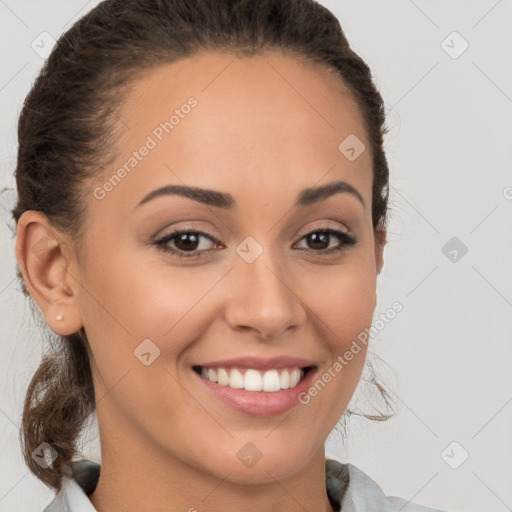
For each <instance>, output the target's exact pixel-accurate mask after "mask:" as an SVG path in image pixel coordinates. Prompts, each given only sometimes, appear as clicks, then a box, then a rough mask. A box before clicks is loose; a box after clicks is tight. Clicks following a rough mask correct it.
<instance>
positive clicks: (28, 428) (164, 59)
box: [12, 0, 391, 489]
mask: <svg viewBox="0 0 512 512" xmlns="http://www.w3.org/2000/svg"><path fill="white" fill-rule="evenodd" d="M210 49H212V50H218V51H223V52H230V53H232V54H233V55H236V56H238V57H245V56H247V57H248V56H252V55H257V54H261V52H263V51H267V50H281V51H284V52H288V53H289V54H290V55H295V56H296V57H297V58H302V59H306V60H308V61H310V62H314V63H319V64H322V65H324V66H326V67H327V68H329V69H331V70H334V71H336V72H337V74H338V75H339V77H340V80H341V81H343V82H344V83H345V84H346V86H348V88H349V89H350V91H351V92H352V94H353V96H354V98H355V100H356V102H357V104H358V106H359V108H360V111H361V114H362V118H363V119H364V125H365V128H366V135H367V139H368V141H369V143H370V148H369V149H370V151H371V155H372V163H373V184H372V222H373V227H374V229H375V233H377V230H381V229H383V228H385V227H386V220H387V208H388V180H389V171H388V164H387V160H386V156H385V152H384V149H383V135H385V134H386V133H387V131H388V130H387V128H386V126H385V112H384V105H383V100H382V98H381V96H380V94H379V92H378V90H377V88H376V86H375V85H374V83H373V80H372V75H371V72H370V69H369V67H368V66H367V65H366V64H365V62H364V61H363V60H362V59H361V58H360V57H359V56H358V55H357V54H356V53H355V52H354V51H353V50H352V49H351V48H350V46H349V43H348V41H347V39H346V37H345V35H344V32H343V30H342V28H341V26H340V23H339V21H338V19H337V18H336V17H335V16H334V15H333V14H332V13H331V12H330V11H329V10H328V9H327V8H325V7H323V6H322V5H320V4H318V3H316V2H315V1H314V0H258V1H254V0H105V1H103V2H101V3H100V4H98V5H97V6H96V7H95V8H94V9H92V10H91V11H90V12H88V13H87V14H86V15H85V16H83V17H82V18H81V19H79V20H78V21H77V22H76V23H75V24H74V25H73V26H72V27H71V28H70V29H69V30H68V31H67V32H65V33H64V34H63V35H62V36H61V37H60V38H59V40H58V41H57V44H56V46H55V48H54V49H53V51H52V53H51V55H50V56H49V57H48V59H47V60H46V61H45V63H44V66H43V67H42V69H41V72H40V74H39V75H38V77H37V79H36V80H35V82H34V84H33V86H32V88H31V90H30V92H29V94H28V95H27V97H26V99H25V102H24V105H23V109H22V111H21V114H20V118H19V125H18V143H19V146H18V154H17V164H16V170H15V175H16V185H17V192H18V198H17V203H16V205H15V207H14V209H13V210H12V213H13V217H14V219H15V221H16V223H18V220H19V218H20V216H21V215H22V214H23V212H25V211H27V210H38V211H41V212H43V213H44V214H45V215H46V216H47V217H48V219H49V221H50V222H51V224H52V225H53V226H54V227H56V228H57V229H59V230H61V231H62V232H63V233H66V234H67V235H69V236H70V237H72V239H73V240H74V241H77V242H79V241H80V240H81V238H82V236H83V234H84V229H85V228H84V225H85V220H86V219H85V215H86V204H87V198H86V196H87V191H88V190H89V189H88V187H87V186H86V184H87V183H88V180H90V179H93V178H94V177H95V176H97V175H98V173H99V172H100V170H101V169H104V168H106V167H107V166H108V164H110V163H111V162H112V161H113V160H114V159H115V157H116V154H115V152H116V144H115V141H116V133H117V131H116V130H118V129H119V124H120V123H119V121H118V118H117V117H116V109H118V108H119V107H120V106H122V103H123V101H124V100H125V98H126V94H127V92H128V90H129V87H128V86H129V85H130V84H131V83H133V81H134V80H136V79H137V78H138V77H140V76H141V73H142V72H143V70H144V69H149V68H152V67H155V66H157V65H159V64H164V63H171V62H175V61H178V60H180V59H183V58H185V57H187V56H192V55H193V54H194V53H195V52H198V51H201V50H210ZM17 277H18V279H19V280H20V282H21V288H22V291H23V293H24V295H25V296H27V297H28V298H29V300H30V301H32V298H31V296H30V294H29V292H28V290H27V288H26V285H25V283H24V282H23V276H22V274H21V271H20V269H19V267H18V269H17ZM31 304H32V305H33V303H32V302H31ZM51 337H52V335H51V334H50V338H51ZM53 338H54V342H55V345H54V346H53V345H52V350H51V351H50V352H49V353H47V354H45V356H44V357H43V360H42V362H41V364H40V366H39V368H38V369H37V371H36V373H35V374H34V376H33V378H32V380H31V382H30V385H29V387H28V390H27V394H26V398H25V403H24V408H23V417H22V429H21V432H20V439H21V443H22V450H23V456H24V459H25V462H26V464H27V465H28V467H29V469H30V470H31V471H32V473H34V475H35V476H36V477H38V478H39V479H40V480H41V481H42V482H44V483H45V484H47V485H48V486H51V487H53V488H56V489H60V486H61V476H62V475H63V474H64V473H66V472H67V468H68V464H69V462H70V461H71V460H72V459H73V458H74V457H75V456H76V455H77V454H78V449H77V440H78V437H79V435H80V434H81V432H82V431H83V429H84V425H85V423H86V420H87V418H88V417H89V416H90V415H91V413H93V412H94V411H95V397H94V387H93V383H92V374H91V368H90V361H91V360H90V356H89V354H90V347H89V345H88V340H87V336H86V334H85V331H84V329H83V328H82V329H80V331H78V332H76V333H74V334H70V335H67V336H56V337H55V336H54V337H53ZM371 380H372V382H373V383H374V384H376V385H377V389H378V391H379V392H380V393H381V395H382V397H383V398H384V400H385V401H386V404H388V405H389V403H388V398H389V395H388V394H387V392H386V391H385V389H384V388H383V387H382V386H381V385H380V384H378V383H377V381H376V380H375V376H374V373H372V374H371ZM346 413H348V414H353V413H355V412H354V411H350V410H347V411H346ZM355 414H358V413H355ZM363 416H365V417H367V418H370V419H373V420H385V419H387V418H389V417H391V415H385V414H378V415H370V416H368V415H366V414H363ZM43 442H46V443H48V444H49V445H50V446H51V447H52V448H53V449H54V450H56V452H57V454H58V457H57V459H56V460H55V461H54V462H53V464H51V465H50V466H49V467H47V468H43V467H42V466H41V465H40V464H39V463H37V462H36V461H35V459H34V458H33V456H32V454H33V452H34V450H35V449H36V448H37V447H38V446H40V444H41V443H43Z"/></svg>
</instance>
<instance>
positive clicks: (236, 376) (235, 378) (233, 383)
mask: <svg viewBox="0 0 512 512" xmlns="http://www.w3.org/2000/svg"><path fill="white" fill-rule="evenodd" d="M229 387H230V388H235V389H241V388H243V387H244V376H243V375H242V372H240V371H238V370H237V369H236V368H234V369H233V370H231V373H230V374H229Z"/></svg>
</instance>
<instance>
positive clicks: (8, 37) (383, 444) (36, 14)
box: [0, 0, 512, 512]
mask: <svg viewBox="0 0 512 512" xmlns="http://www.w3.org/2000/svg"><path fill="white" fill-rule="evenodd" d="M97 3H98V2H97V1H91V2H85V1H83V0H81V1H77V0H67V1H62V0H59V1H57V0H46V1H44V2H43V1H41V0H39V1H35V0H33V1H28V0H23V1H14V0H0V26H1V33H0V38H1V46H0V48H1V50H0V51H1V55H2V68H1V69H2V74H1V76H0V102H1V109H2V119H3V122H2V124H1V126H0V130H1V136H0V158H1V159H0V189H1V190H2V193H1V194H0V207H1V208H0V212H1V216H2V219H1V220H2V222H1V224H0V230H1V236H0V254H1V257H2V265H1V266H0V315H1V320H0V329H1V334H0V336H1V343H0V374H1V375H2V381H3V386H2V389H1V396H0V432H1V441H0V511H2V512H4V511H27V510H34V511H36V510H42V509H43V508H44V506H45V505H46V504H47V503H48V502H49V501H51V499H52V498H53V493H52V491H51V490H49V489H47V488H46V487H44V486H43V485H42V484H41V483H40V482H39V481H38V480H37V479H36V478H35V477H32V475H31V474H30V473H29V472H28V470H27V468H26V467H25V466H24V464H23V462H22V459H21V454H20V448H19V441H18V429H19V422H20V415H21V408H22V400H23V397H24V393H25V390H26V387H27V385H28V382H29V380H30V378H31V376H32V374H33V372H34V371H35V369H36V367H37V365H38V363H39V360H40V357H41V351H42V337H41V334H40V333H39V331H38V329H37V326H36V324H35V322H34V321H33V319H32V316H31V313H30V309H29V307H28V303H26V302H25V301H24V298H23V296H22V294H21V292H20V291H19V290H18V289H17V284H16V280H15V278H14V267H15V258H14V238H13V236H12V229H13V223H12V221H11V219H10V214H9V210H10V208H11V207H12V205H13V201H14V191H13V186H14V183H13V178H12V173H13V170H14V164H15V155H16V148H17V139H16V125H17V117H18V115H19V112H20V109H21V105H22V102H23V99H24V97H25V95H26V94H27V92H28V90H29V87H30V85H31V83H32V81H33V80H34V78H35V76H36V74H37V73H38V71H39V69H40V67H41V65H42V63H43V58H42V57H41V56H40V55H39V54H38V53H36V51H34V49H33V48H32V47H31V45H32V42H33V41H34V40H35V41H36V42H37V41H40V37H39V35H40V34H41V33H42V32H47V33H49V34H50V35H51V36H53V37H54V38H55V39H56V38H58V37H59V36H60V35H61V33H62V32H63V31H65V30H67V29H68V28H69V26H70V24H71V23H72V22H74V21H75V20H76V19H77V18H78V17H80V16H81V15H83V14H85V13H86V12H87V11H89V10H90V9H91V8H92V7H93V6H94V5H96V4H97ZM322 3H323V4H324V5H326V6H327V7H329V8H330V9H331V10H332V11H333V12H334V13H335V14H336V15H337V16H338V18H339V19H340V22H341V25H342V27H343V29H344V31H345V33H346V35H347V37H348V39H349V41H350V43H351V45H352V46H353V47H354V49H355V50H356V51H357V52H358V53H359V54H360V55H361V56H362V57H363V58H364V59H365V60H366V61H367V63H368V64H369V65H370V67H371V69H372V71H373V73H374V77H375V81H376V83H377V85H378V87H379V89H380V90H381V92H382V95H383V96H384V99H385V102H386V109H387V111H388V125H389V127H390V128H391V131H390V133H389V134H388V135H387V137H386V141H385V143H386V151H387V155H388V159H389V163H390V167H391V199H390V206H391V217H390V227H389V234H388V236H389V243H388V245H387V248H386V250H385V264H384V269H383V271H382V274H381V275H380V276H379V278H378V299H379V300H378V304H377V308H376V312H375V318H378V315H379V313H381V312H384V311H386V310H387V309H388V308H389V307H390V306H391V304H392V303H393V302H394V301H396V300H398V301H400V302H401V303H402V304H403V307H404V309H403V311H402V312H401V313H399V314H398V315H397V316H396V318H395V319H394V320H393V321H391V322H390V323H389V324H388V325H386V327H385V328H384V329H382V330H381V331H380V332H379V334H378V335H377V336H375V337H374V338H372V342H371V348H372V350H373V351H374V352H375V353H377V354H378V355H379V356H380V357H381V358H382V359H383V360H384V361H385V362H386V363H387V365H386V364H384V363H380V364H378V365H377V369H378V371H379V375H380V378H381V380H382V381H384V383H385V384H386V385H387V387H388V388H389V389H390V390H391V394H392V396H393V397H394V398H395V402H396V404H397V406H398V414H397V416H396V417H395V418H394V419H392V420H390V421H388V422H386V423H372V422H370V421H368V420H364V419H360V418H352V419H351V420H350V421H349V425H348V426H349V430H348V434H349V440H348V442H347V444H346V445H345V446H342V445H341V440H340V438H339V436H338V435H337V434H336V433H333V435H332V437H331V438H329V441H328V443H327V446H326V453H327V455H329V456H335V457H337V458H339V459H340V460H342V461H349V462H351V463H353V464H355V465H356V466H358V467H360V468H361V469H363V470H364V471H365V472H367V473H368V474H369V475H370V476H371V477H372V478H374V479H375V480H376V481H377V482H378V483H379V485H380V486H381V487H382V489H383V490H384V492H385V493H386V494H387V495H394V496H401V497H404V498H406V499H410V500H412V501H414V502H416V503H420V504H423V505H428V506H431V507H438V508H442V509H446V510H449V511H485V512H493V511H496V512H502V511H506V510H512V486H511V484H510V483H511V482H512V462H511V460H512V457H511V455H512V439H511V436H510V432H511V431H512V429H511V427H512V403H511V402H512V378H511V371H510V367H511V362H512V357H511V356H512V321H511V319H512V315H511V313H512V286H511V285H512V271H511V262H512V258H511V256H512V230H511V229H510V228H511V224H512V223H511V220H512V167H511V164H512V149H511V147H512V144H511V142H512V141H511V134H512V68H511V62H512V59H511V57H512V2H511V0H499V1H496V0H480V1H476V0H473V1H468V0H457V1H450V2H446V1H442V0H435V1H434V0H431V1H426V0H424V1H420V0H417V1H412V0H387V1H385V2H384V1H382V0H372V1H369V0H365V1H356V0H351V1H346V0H329V1H328V0H324V1H322ZM454 31H456V32H458V34H459V35H455V36H454V35H451V34H452V33H453V32H454ZM42 37H46V36H42ZM443 41H445V42H444V43H443ZM464 41H467V44H469V47H468V48H467V50H466V51H464V52H463V53H462V54H460V55H459V53H460V51H461V50H462V49H463V48H464V44H465V43H464ZM452 237H456V238H457V240H456V241H455V243H456V244H458V247H457V246H453V247H452V246H450V245H449V246H448V248H447V249H444V252H443V247H444V246H445V244H447V243H448V241H449V240H450V239H452ZM452 243H453V242H452ZM461 244H464V246H466V247H467V253H466V254H464V255H463V256H461V254H462V253H461V251H460V247H462V245H461ZM454 248H455V249H456V250H457V251H458V253H457V258H456V261H452V259H453V258H454V254H455V253H453V252H452V255H450V254H449V251H452V250H453V249H454ZM445 253H447V254H448V256H446V255H445ZM450 258H451V259H450ZM391 369H392V370H391ZM361 391H362V388H361V389H359V390H358V391H357V392H356V395H355V397H354V400H359V398H358V397H362V398H361V400H363V403H364V397H365V396H366V395H365V394H364V393H362V392H361ZM453 442H456V444H454V445H451V446H449V445H450V444H451V443H453ZM84 443H85V453H86V455H89V456H90V457H92V458H96V459H97V460H98V458H99V451H98V440H97V438H96V435H95V433H94V429H91V430H90V432H88V433H87V435H86V436H85V437H84ZM447 447H449V448H448V450H445V449H446V448H447ZM465 452H467V453H468V454H469V457H468V458H467V460H465V461H464V462H463V463H462V464H461V465H460V466H459V467H457V468H456V469H454V468H453V467H450V465H449V464H448V462H449V463H450V464H451V465H452V466H457V465H458V464H460V462H461V460H462V458H463V456H464V454H465ZM406 511H407V507H406V508H405V509H404V512H406Z"/></svg>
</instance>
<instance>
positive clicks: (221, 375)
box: [217, 368, 229, 386]
mask: <svg viewBox="0 0 512 512" xmlns="http://www.w3.org/2000/svg"><path fill="white" fill-rule="evenodd" d="M217 379H218V383H219V384H220V385H221V386H227V385H228V384H229V375H228V372H227V371H226V370H224V368H219V370H218V371H217Z"/></svg>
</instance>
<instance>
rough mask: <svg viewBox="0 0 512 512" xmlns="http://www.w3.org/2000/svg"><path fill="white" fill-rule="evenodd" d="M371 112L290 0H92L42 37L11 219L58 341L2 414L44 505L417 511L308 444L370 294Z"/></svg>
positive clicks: (362, 89) (331, 37)
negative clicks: (53, 39)
mask: <svg viewBox="0 0 512 512" xmlns="http://www.w3.org/2000/svg"><path fill="white" fill-rule="evenodd" d="M384 122H385V117H384V108H383V102H382V98H381V96H380V94H379V93H378V91H377V89H376V87H375V85H374V84H373V82H372V77H371V73H370V70H369V68H368V67H367V65H366V64H365V63H364V62H363V61H362V60H361V58H360V57H359V56H357V55H356V54H355V53H354V52H353V50H351V49H350V47H349V45H348V42H347V41H346V39H345V36H344V34H343V32H342V29H341V28H340V25H339V22H338V21H337V19H336V18H335V17H334V16H333V15H332V14H331V13H330V12H329V11H328V10H327V9H326V8H324V7H322V6H321V5H319V4H317V3H315V2H313V1H312V0H263V1H258V2H253V1H249V0H222V1H219V0H194V1H190V0H187V1H186V2H185V1H182V0H131V1H126V0H107V1H105V2H102V3H101V4H99V5H98V6H97V7H96V8H94V9H93V10H92V11H91V12H89V13H88V14H87V15H86V16H84V17H83V18H82V19H80V20H79V21H78V22H77V23H76V24H75V25H74V26H73V27H72V28H71V29H70V30H69V31H68V32H66V33H65V34H64V35H63V36H62V37H61V38H60V39H59V41H58V45H57V46H56V48H55V49H54V50H53V52H52V54H51V55H50V57H49V59H48V61H47V62H46V64H45V67H44V68H43V71H42V72H41V75H40V76H39V77H38V79H37V81H36V82H35V84H34V86H33V88H32V90H31V92H30V94H29V95H28V97H27V99H26V103H25V105H24V108H23V111H22V113H21V116H20V122H19V153H18V162H17V169H16V180H17V187H18V195H19V199H18V203H17V204H16V206H15V209H14V210H13V214H14V217H15V220H16V222H17V239H16V257H17V260H18V264H19V267H20V272H19V274H18V276H19V278H20V279H22V284H23V287H24V292H25V294H26V295H27V296H30V297H32V298H33V299H34V300H35V301H36V303H37V305H38V307H39V308H40V310H41V311H42V312H43V314H44V317H45V320H46V323H47V324H48V326H49V327H50V328H51V330H52V331H53V332H54V333H55V334H56V335H57V343H58V348H57V349H56V350H55V352H54V353H52V354H50V355H48V356H46V357H45V358H44V359H43V361H42V363H41V365H40V367H39V369H38V370H37V372H36V374H35V375H34V378H33V380H32V382H31V384H30V386H29V389H28V392H27V397H26V402H25V408H24V414H23V431H22V439H23V442H24V457H25V460H26V462H27V464H28V466H29V468H30V469H31V471H32V472H33V473H34V474H35V475H36V476H37V477H38V478H40V479H41V481H43V482H44V483H46V484H47V485H49V486H51V487H53V488H54V489H56V490H57V491H58V492H57V495H56V497H55V499H54V500H53V501H52V503H51V504H50V505H49V506H48V507H47V508H46V509H45V510H46V511H47V512H50V511H52V512H55V511H60V510H68V511H78V510H81V511H82V510H83V511H85V510H89V511H93V510H105V511H106V510H108V511H109V512H114V511H118V510H123V511H127V512H129V511H132V510H151V511H152V512H158V511H164V510H165V511H167V512H168V511H175V510H176V511H177V510H189V511H193V510H199V511H200V510H208V511H217V510H251V511H265V512H268V511H273V510H287V511H296V510H297V511H298V510H309V511H328V512H332V511H333V510H342V511H343V512H350V511H363V510H364V511H366V512H368V511H372V510H374V511H377V510H378V511H398V510H401V509H402V508H403V507H404V506H405V505H409V507H408V510H416V511H418V512H420V511H422V512H428V511H430V512H432V510H433V509H430V508H427V507H422V506H419V505H416V506H414V505H412V504H410V503H408V502H407V500H405V499H401V498H396V497H386V496H385V495H384V493H383V491H382V490H381V489H380V487H379V486H378V485H377V483H376V482H374V481H373V480H372V479H371V478H370V477H369V476H368V475H366V474H365V473H364V472H363V471H361V470H359V469H358V468H357V467H355V466H353V465H351V464H342V463H341V462H338V461H335V460H328V461H326V460H325V455H324V443H325V441H326V438H327V436H328V434H329V433H330V432H331V430H332V429H333V428H334V427H335V426H336V424H337V422H338V420H339V419H340V417H341V416H342V415H343V414H344V412H346V410H347V406H348V404H349V401H350V399H351V397H352V395H353V393H354V391H355V389H356V386H357V384H358V382H359V379H360V377H361V373H362V370H363V367H364V363H365V356H366V352H367V343H366V342H363V341H362V339H364V338H362V337H361V333H364V332H365V330H367V328H368V327H369V326H370V325H371V321H372V317H373V313H374V309H375V305H376V294H375V291H376V277H377V275H378V273H379V272H380V270H381V268H382V265H383V249H384V245H385V240H386V213H387V201H388V165H387V161H386V157H385V153H384V150H383V135H384V134H385V133H386V129H385V126H384ZM350 354H352V355H351V356H350ZM384 397H385V395H384ZM92 413H95V414H96V416H97V420H98V427H99V434H100V441H101V454H102V457H101V458H102V461H101V473H100V466H99V464H97V463H93V462H92V461H87V460H85V461H78V460H77V457H76V456H77V454H78V452H79V450H78V447H77V440H78V436H79V434H80V433H81V431H82V429H83V428H84V425H85V421H86V420H87V419H88V418H89V416H90V415H91V414H92ZM378 419H383V418H378Z"/></svg>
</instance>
